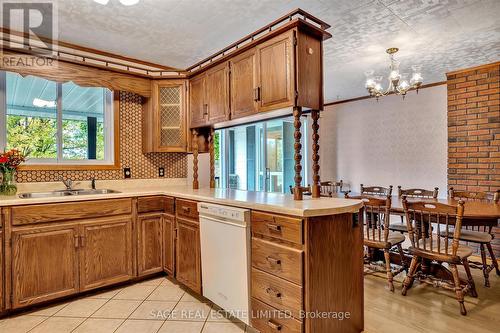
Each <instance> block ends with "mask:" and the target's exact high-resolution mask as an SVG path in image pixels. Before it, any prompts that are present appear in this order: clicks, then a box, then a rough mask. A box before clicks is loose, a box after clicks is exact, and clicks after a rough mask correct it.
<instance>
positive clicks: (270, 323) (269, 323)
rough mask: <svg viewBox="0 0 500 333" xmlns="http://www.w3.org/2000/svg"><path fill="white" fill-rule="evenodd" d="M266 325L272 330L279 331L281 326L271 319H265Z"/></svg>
mask: <svg viewBox="0 0 500 333" xmlns="http://www.w3.org/2000/svg"><path fill="white" fill-rule="evenodd" d="M267 326H269V327H271V328H272V329H273V330H276V331H281V327H282V326H281V325H280V324H276V323H275V322H274V321H272V320H268V321H267Z"/></svg>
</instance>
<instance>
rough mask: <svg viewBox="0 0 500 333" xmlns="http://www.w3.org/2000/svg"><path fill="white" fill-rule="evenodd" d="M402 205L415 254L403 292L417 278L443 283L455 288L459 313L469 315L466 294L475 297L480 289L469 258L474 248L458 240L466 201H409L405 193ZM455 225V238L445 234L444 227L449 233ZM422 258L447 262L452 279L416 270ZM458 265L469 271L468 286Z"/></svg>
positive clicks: (412, 251)
mask: <svg viewBox="0 0 500 333" xmlns="http://www.w3.org/2000/svg"><path fill="white" fill-rule="evenodd" d="M403 208H404V211H405V215H406V224H407V226H408V235H409V238H410V241H411V246H410V247H409V249H408V250H409V252H410V254H411V255H413V258H412V260H411V264H410V269H409V271H408V275H407V276H406V278H405V280H404V282H403V289H402V290H401V293H402V294H403V296H406V293H407V290H408V288H409V287H410V286H411V285H412V284H413V281H414V279H418V280H419V281H421V282H424V283H427V284H430V285H433V286H435V287H436V286H440V287H443V288H445V289H448V290H454V291H455V294H456V298H457V301H458V303H459V305H460V313H461V314H462V315H466V314H467V310H466V309H465V305H464V295H465V294H467V292H469V291H470V292H471V295H472V296H473V297H477V292H476V287H475V285H474V279H473V278H472V274H471V271H470V267H469V261H468V258H469V256H470V255H471V254H472V248H471V247H469V246H466V245H462V244H460V243H459V241H460V231H461V226H462V218H463V214H464V202H463V201H461V200H460V201H459V202H458V205H457V206H454V205H447V204H443V203H437V202H432V203H431V202H428V201H427V202H426V201H411V202H409V201H408V200H407V199H406V197H405V196H404V197H403ZM452 229H453V238H448V237H446V236H442V234H441V231H446V232H447V233H449V232H450V230H452ZM434 232H435V233H434ZM422 260H430V261H436V262H438V263H442V262H446V263H448V264H449V266H450V269H451V273H452V276H453V281H446V280H442V279H440V278H436V277H434V276H433V275H431V274H426V273H424V272H423V270H419V271H418V272H417V267H418V263H419V262H421V261H422ZM457 265H463V266H464V269H465V272H466V274H467V283H466V284H465V286H462V284H461V281H460V278H459V276H458V268H457Z"/></svg>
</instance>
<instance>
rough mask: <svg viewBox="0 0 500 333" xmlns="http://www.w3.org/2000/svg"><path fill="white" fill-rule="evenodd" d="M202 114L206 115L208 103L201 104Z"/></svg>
mask: <svg viewBox="0 0 500 333" xmlns="http://www.w3.org/2000/svg"><path fill="white" fill-rule="evenodd" d="M203 115H204V116H208V104H203Z"/></svg>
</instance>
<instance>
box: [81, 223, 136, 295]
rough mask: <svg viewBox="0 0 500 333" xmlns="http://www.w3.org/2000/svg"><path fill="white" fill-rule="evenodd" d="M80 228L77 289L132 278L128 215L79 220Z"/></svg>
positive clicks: (130, 228) (85, 288) (130, 225)
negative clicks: (78, 281) (78, 284)
mask: <svg viewBox="0 0 500 333" xmlns="http://www.w3.org/2000/svg"><path fill="white" fill-rule="evenodd" d="M81 228H82V229H81V237H80V247H81V251H80V290H81V291H85V290H90V289H94V288H98V287H102V286H106V285H110V284H114V283H118V282H122V281H126V280H129V279H131V278H132V277H133V270H132V258H133V257H132V219H131V217H129V216H124V217H123V216H122V217H119V216H117V217H110V218H106V219H102V220H93V221H89V222H83V223H82V226H81Z"/></svg>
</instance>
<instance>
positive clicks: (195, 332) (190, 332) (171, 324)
mask: <svg viewBox="0 0 500 333" xmlns="http://www.w3.org/2000/svg"><path fill="white" fill-rule="evenodd" d="M202 328H203V322H192V321H191V322H190V321H166V322H165V323H164V324H163V326H162V327H161V328H160V330H159V331H158V333H200V332H201V329H202Z"/></svg>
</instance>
